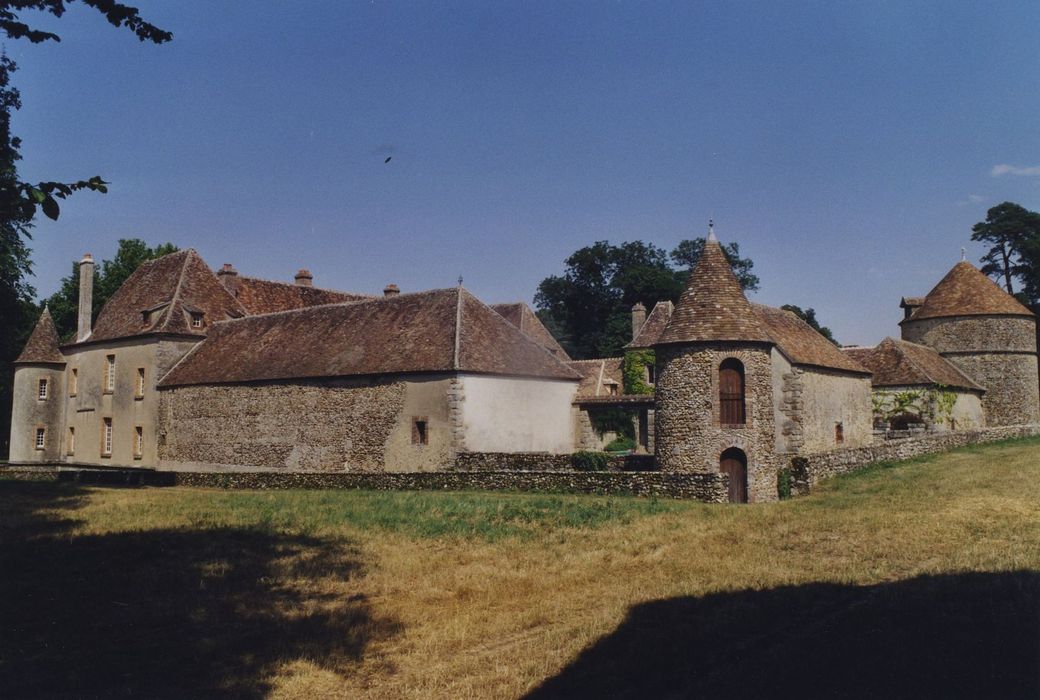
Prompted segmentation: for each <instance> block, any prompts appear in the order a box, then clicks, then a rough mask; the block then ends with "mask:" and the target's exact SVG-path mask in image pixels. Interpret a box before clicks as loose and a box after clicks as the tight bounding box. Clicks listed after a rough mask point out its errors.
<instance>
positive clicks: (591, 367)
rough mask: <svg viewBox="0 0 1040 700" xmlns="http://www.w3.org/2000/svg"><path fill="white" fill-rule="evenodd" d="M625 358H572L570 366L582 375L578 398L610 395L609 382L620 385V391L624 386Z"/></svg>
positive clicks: (619, 391)
mask: <svg viewBox="0 0 1040 700" xmlns="http://www.w3.org/2000/svg"><path fill="white" fill-rule="evenodd" d="M623 362H624V360H623V359H622V358H620V357H606V358H602V359H597V360H571V361H570V362H568V363H567V364H568V366H570V368H571V369H573V370H574V371H575V372H577V373H578V374H580V375H581V383H580V384H578V398H579V399H587V398H593V397H597V396H608V395H609V393H610V390H609V389H607V386H608V385H609V384H615V385H617V387H618V393H619V394H620V393H621V391H622V387H623V386H624V381H625V380H624V377H623V376H622V370H621V366H622V363H623Z"/></svg>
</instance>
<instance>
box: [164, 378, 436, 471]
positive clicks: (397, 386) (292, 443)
mask: <svg viewBox="0 0 1040 700" xmlns="http://www.w3.org/2000/svg"><path fill="white" fill-rule="evenodd" d="M160 394H161V396H160V407H159V414H160V424H161V428H160V440H159V458H160V467H161V468H164V469H165V468H172V469H191V468H193V467H198V466H212V467H214V468H227V467H236V466H237V467H248V468H254V469H255V468H260V469H284V470H298V471H344V470H359V471H377V470H382V469H384V468H385V453H386V445H387V442H388V441H389V439H390V437H391V433H392V432H393V431H394V429H395V428H397V427H398V423H399V418H400V416H401V414H402V409H403V408H404V403H405V384H404V383H403V382H379V381H372V382H352V383H348V382H343V381H334V382H307V381H300V382H285V383H277V384H276V383H270V384H236V385H210V386H183V387H175V388H171V389H164V390H162V391H161V392H160ZM406 427H408V426H406ZM445 432H446V431H445ZM407 442H409V443H410V440H408V441H407Z"/></svg>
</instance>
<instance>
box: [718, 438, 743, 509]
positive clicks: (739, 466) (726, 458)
mask: <svg viewBox="0 0 1040 700" xmlns="http://www.w3.org/2000/svg"><path fill="white" fill-rule="evenodd" d="M719 471H720V472H722V473H723V474H727V475H728V476H729V500H730V503H747V500H748V498H747V455H745V454H744V452H743V451H741V450H738V449H737V448H736V447H731V448H729V449H728V450H726V451H725V452H723V453H722V456H721V457H719Z"/></svg>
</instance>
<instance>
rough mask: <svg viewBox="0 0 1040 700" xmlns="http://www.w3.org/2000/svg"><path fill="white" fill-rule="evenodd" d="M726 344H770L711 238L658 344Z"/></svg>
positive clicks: (716, 243) (738, 284) (715, 242)
mask: <svg viewBox="0 0 1040 700" xmlns="http://www.w3.org/2000/svg"><path fill="white" fill-rule="evenodd" d="M727 340H729V341H756V342H769V336H768V335H766V332H765V330H764V329H763V328H762V326H761V324H760V323H759V320H758V317H757V316H756V315H755V313H754V312H753V311H752V310H751V304H749V303H748V300H747V298H746V297H745V296H744V291H743V290H742V289H741V287H740V282H738V281H737V278H736V276H735V275H734V274H733V270H732V268H731V267H730V265H729V261H727V260H726V255H725V253H723V252H722V246H720V245H719V243H718V241H716V240H714V237H713V236H712V237H709V238H708V240H707V241H706V242H705V244H704V251H703V252H702V253H701V257H700V259H699V260H698V261H697V264H696V265H695V266H694V268H693V271H692V272H691V273H690V278H689V280H687V282H686V288H685V289H683V293H682V296H680V297H679V303H678V304H676V305H675V310H674V311H673V312H672V318H671V320H669V321H668V325H667V326H666V327H665V329H664V332H663V333H661V337H660V338H659V339H658V341H657V342H658V343H660V344H666V343H697V342H704V341H727Z"/></svg>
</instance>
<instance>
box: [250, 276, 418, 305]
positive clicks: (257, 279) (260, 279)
mask: <svg viewBox="0 0 1040 700" xmlns="http://www.w3.org/2000/svg"><path fill="white" fill-rule="evenodd" d="M238 278H239V279H243V280H250V281H252V282H266V283H267V284H280V285H282V286H283V287H293V288H296V287H299V288H300V289H316V290H318V291H321V292H332V293H334V294H348V295H350V296H356V297H367V298H370V299H381V298H382V297H380V296H379V295H378V294H364V293H362V292H346V291H343V290H342V289H333V288H332V287H319V286H317V285H314V286H310V287H304V286H303V285H299V284H296V283H295V282H283V281H282V280H269V279H267V278H266V277H254V276H253V275H243V274H239V275H238ZM412 293H413V294H414V293H415V292H412Z"/></svg>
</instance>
